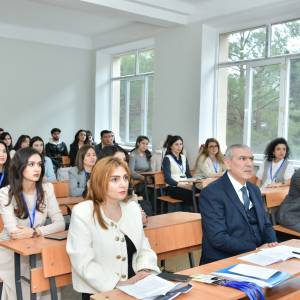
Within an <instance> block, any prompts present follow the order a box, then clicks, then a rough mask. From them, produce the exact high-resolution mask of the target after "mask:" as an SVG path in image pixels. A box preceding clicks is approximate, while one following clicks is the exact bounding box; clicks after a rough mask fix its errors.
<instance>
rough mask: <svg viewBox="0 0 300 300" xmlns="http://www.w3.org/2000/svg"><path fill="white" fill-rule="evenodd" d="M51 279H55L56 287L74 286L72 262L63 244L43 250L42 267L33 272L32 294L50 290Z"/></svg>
mask: <svg viewBox="0 0 300 300" xmlns="http://www.w3.org/2000/svg"><path fill="white" fill-rule="evenodd" d="M50 278H55V286H56V287H62V286H66V285H71V284H72V268H71V262H70V259H69V256H68V254H67V252H66V244H65V243H63V242H61V244H57V245H55V246H50V247H46V248H44V249H42V267H40V268H34V269H32V270H31V288H32V292H33V293H40V292H43V291H47V290H49V289H50V281H49V280H50Z"/></svg>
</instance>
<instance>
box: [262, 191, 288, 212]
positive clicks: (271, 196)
mask: <svg viewBox="0 0 300 300" xmlns="http://www.w3.org/2000/svg"><path fill="white" fill-rule="evenodd" d="M287 194H288V190H287V189H286V190H276V188H274V191H272V192H271V193H267V194H266V195H265V197H266V206H267V208H273V207H277V206H279V205H280V204H281V203H282V201H283V200H284V198H285V197H286V195H287Z"/></svg>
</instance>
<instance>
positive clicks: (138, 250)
mask: <svg viewBox="0 0 300 300" xmlns="http://www.w3.org/2000/svg"><path fill="white" fill-rule="evenodd" d="M129 174H130V172H129V169H128V166H127V164H126V163H125V162H124V161H122V160H120V159H118V158H115V157H107V158H103V159H101V160H99V161H98V162H97V163H96V165H95V166H94V168H93V171H92V173H91V177H90V184H89V190H88V194H87V199H89V200H86V201H84V202H81V203H80V204H78V205H76V206H75V207H74V208H73V211H72V218H71V224H70V228H69V234H68V241H67V252H68V254H69V256H70V259H71V264H72V279H73V287H74V289H75V290H76V291H78V292H80V293H82V299H83V300H84V299H89V297H90V295H91V294H94V293H96V292H104V291H109V290H112V289H114V288H115V287H116V286H118V285H128V284H132V283H135V282H136V281H138V280H140V279H142V278H144V277H145V276H147V275H148V274H150V273H151V272H154V273H159V268H158V267H157V257H156V254H155V253H154V251H153V250H152V249H151V248H150V245H149V242H148V240H147V238H146V237H145V235H144V231H143V224H142V216H141V210H140V208H139V206H138V204H137V203H136V202H135V201H127V191H128V184H129Z"/></svg>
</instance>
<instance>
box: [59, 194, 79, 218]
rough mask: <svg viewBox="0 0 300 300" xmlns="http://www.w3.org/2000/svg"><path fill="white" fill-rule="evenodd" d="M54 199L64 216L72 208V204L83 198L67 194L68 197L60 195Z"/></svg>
mask: <svg viewBox="0 0 300 300" xmlns="http://www.w3.org/2000/svg"><path fill="white" fill-rule="evenodd" d="M56 199H57V202H58V204H59V207H60V209H61V212H62V214H63V215H64V216H65V215H68V214H70V210H71V209H72V208H73V206H74V205H76V204H78V203H80V202H82V201H83V200H84V199H83V197H82V196H78V197H71V196H69V197H61V198H56Z"/></svg>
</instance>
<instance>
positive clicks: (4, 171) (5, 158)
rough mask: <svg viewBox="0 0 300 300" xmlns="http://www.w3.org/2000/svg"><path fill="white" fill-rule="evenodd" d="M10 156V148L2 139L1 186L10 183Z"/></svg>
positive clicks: (0, 146)
mask: <svg viewBox="0 0 300 300" xmlns="http://www.w3.org/2000/svg"><path fill="white" fill-rule="evenodd" d="M9 163H10V156H9V153H8V148H7V146H6V144H5V143H4V142H3V141H0V188H2V187H4V186H7V185H8V166H9Z"/></svg>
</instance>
